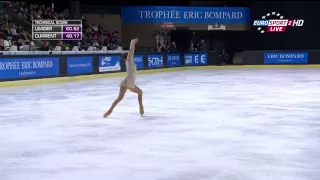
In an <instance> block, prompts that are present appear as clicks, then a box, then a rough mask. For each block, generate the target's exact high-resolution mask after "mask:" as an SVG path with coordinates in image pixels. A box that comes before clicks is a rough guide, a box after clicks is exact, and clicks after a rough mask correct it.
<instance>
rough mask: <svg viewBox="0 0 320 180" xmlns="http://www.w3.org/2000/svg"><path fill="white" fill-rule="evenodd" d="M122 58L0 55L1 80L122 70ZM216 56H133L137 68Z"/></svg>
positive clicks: (204, 61) (205, 61)
mask: <svg viewBox="0 0 320 180" xmlns="http://www.w3.org/2000/svg"><path fill="white" fill-rule="evenodd" d="M123 57H125V56H123V54H122V53H112V54H109V53H108V54H71V55H66V54H58V55H57V54H55V55H53V54H50V55H49V54H48V55H43V54H40V55H34V54H33V55H4V56H1V58H0V82H5V81H17V80H31V79H42V78H57V77H73V76H79V75H92V74H95V75H96V74H105V73H108V74H112V73H118V72H125V71H126V65H125V59H124V58H123ZM168 58H169V59H168ZM217 58H218V55H217V54H216V52H198V53H195V52H194V53H184V54H182V53H148V54H139V53H137V54H135V56H134V59H135V62H136V64H137V67H138V71H141V70H155V69H164V68H176V67H184V66H188V67H189V66H190V67H191V66H207V65H215V64H216V61H217Z"/></svg>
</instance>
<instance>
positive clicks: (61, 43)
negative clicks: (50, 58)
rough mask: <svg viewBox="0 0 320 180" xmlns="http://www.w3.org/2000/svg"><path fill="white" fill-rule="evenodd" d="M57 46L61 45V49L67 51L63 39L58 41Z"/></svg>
mask: <svg viewBox="0 0 320 180" xmlns="http://www.w3.org/2000/svg"><path fill="white" fill-rule="evenodd" d="M57 46H60V47H61V51H65V50H66V48H65V47H64V45H63V42H62V41H59V42H58V43H57Z"/></svg>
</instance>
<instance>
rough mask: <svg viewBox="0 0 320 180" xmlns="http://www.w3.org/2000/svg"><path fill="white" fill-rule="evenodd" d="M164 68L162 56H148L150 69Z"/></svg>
mask: <svg viewBox="0 0 320 180" xmlns="http://www.w3.org/2000/svg"><path fill="white" fill-rule="evenodd" d="M162 67H163V55H162V54H150V55H148V68H162Z"/></svg>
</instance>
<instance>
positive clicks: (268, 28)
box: [252, 11, 304, 33]
mask: <svg viewBox="0 0 320 180" xmlns="http://www.w3.org/2000/svg"><path fill="white" fill-rule="evenodd" d="M303 24H304V20H303V19H284V16H283V15H281V14H280V13H278V12H276V11H273V12H271V13H267V14H266V15H264V16H262V17H261V19H257V20H254V21H253V24H252V26H254V27H257V30H258V31H260V33H265V32H286V31H287V27H288V26H289V27H290V26H298V27H302V26H303Z"/></svg>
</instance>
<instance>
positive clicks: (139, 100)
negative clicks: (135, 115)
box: [128, 86, 144, 115]
mask: <svg viewBox="0 0 320 180" xmlns="http://www.w3.org/2000/svg"><path fill="white" fill-rule="evenodd" d="M128 89H129V90H130V91H132V92H134V93H137V94H138V102H139V107H140V114H141V115H143V114H144V108H143V104H142V95H143V92H142V90H141V89H140V88H139V87H138V86H135V87H134V88H128Z"/></svg>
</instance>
